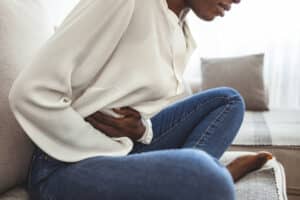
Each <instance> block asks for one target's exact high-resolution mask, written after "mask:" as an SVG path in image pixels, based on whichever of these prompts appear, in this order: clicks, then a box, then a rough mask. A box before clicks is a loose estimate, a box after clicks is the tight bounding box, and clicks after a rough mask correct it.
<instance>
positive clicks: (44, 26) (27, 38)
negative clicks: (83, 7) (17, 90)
mask: <svg viewBox="0 0 300 200" xmlns="http://www.w3.org/2000/svg"><path fill="white" fill-rule="evenodd" d="M44 12H45V11H44V10H43V7H42V4H40V2H39V0H35V1H24V0H14V1H12V0H1V1H0V80H1V83H0V113H1V115H0V119H1V120H0V121H1V123H0V158H1V160H0V177H1V178H0V193H1V191H4V190H6V189H8V188H9V187H11V186H13V185H15V184H17V183H20V182H21V181H22V180H24V179H25V176H26V173H27V166H28V163H29V161H30V155H31V151H32V144H31V142H30V140H29V139H28V138H27V137H25V135H24V133H23V131H22V129H21V128H20V126H19V125H18V124H17V122H16V120H15V118H14V116H13V114H12V113H11V110H10V109H9V104H8V93H9V90H10V88H11V85H12V82H13V81H14V79H15V78H16V76H17V74H18V73H19V72H20V71H21V70H23V69H24V68H26V65H27V64H28V63H29V62H30V60H31V58H32V56H34V55H35V53H36V52H37V50H38V49H39V48H40V46H41V45H42V44H43V43H44V42H45V40H46V39H47V38H48V37H49V36H50V35H51V34H52V32H53V29H52V27H51V26H50V23H47V16H46V15H45V14H44Z"/></svg>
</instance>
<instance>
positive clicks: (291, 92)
mask: <svg viewBox="0 0 300 200" xmlns="http://www.w3.org/2000/svg"><path fill="white" fill-rule="evenodd" d="M299 5H300V1H299V0H284V1H282V0H244V1H243V0H242V2H241V3H240V4H238V5H234V6H233V7H232V9H231V11H230V12H228V13H226V15H225V17H224V18H219V17H218V18H216V19H215V20H214V21H211V22H205V21H201V20H199V19H198V18H197V17H195V16H194V15H193V14H190V15H189V16H188V22H189V24H190V27H191V31H192V34H193V36H194V38H195V40H196V42H197V45H198V48H197V49H196V51H195V53H194V55H193V56H192V58H191V60H190V62H189V65H188V68H187V70H186V72H185V79H188V80H189V81H191V82H200V81H201V80H200V73H201V72H200V57H227V56H239V55H246V54H252V53H261V52H264V53H265V68H264V77H265V82H266V85H267V87H268V88H269V92H270V107H271V108H291V109H294V108H298V109H299V108H300V22H299V20H300V12H299Z"/></svg>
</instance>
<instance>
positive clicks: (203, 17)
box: [199, 15, 216, 21]
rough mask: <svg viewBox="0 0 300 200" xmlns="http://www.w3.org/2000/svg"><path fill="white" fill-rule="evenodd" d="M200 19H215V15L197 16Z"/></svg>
mask: <svg viewBox="0 0 300 200" xmlns="http://www.w3.org/2000/svg"><path fill="white" fill-rule="evenodd" d="M199 17H200V18H201V19H203V20H205V21H212V20H214V19H215V17H216V16H215V15H206V16H199Z"/></svg>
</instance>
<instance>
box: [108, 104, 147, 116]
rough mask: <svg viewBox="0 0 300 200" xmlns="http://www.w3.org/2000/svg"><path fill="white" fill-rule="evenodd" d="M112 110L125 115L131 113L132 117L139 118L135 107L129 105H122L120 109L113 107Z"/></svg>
mask: <svg viewBox="0 0 300 200" xmlns="http://www.w3.org/2000/svg"><path fill="white" fill-rule="evenodd" d="M113 111H115V112H116V113H119V114H122V115H125V116H127V115H132V116H134V117H136V118H138V119H140V118H141V115H140V113H139V112H138V111H137V110H135V109H133V108H131V107H129V106H126V107H122V108H121V109H115V108H113Z"/></svg>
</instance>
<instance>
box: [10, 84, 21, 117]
mask: <svg viewBox="0 0 300 200" xmlns="http://www.w3.org/2000/svg"><path fill="white" fill-rule="evenodd" d="M24 95H25V94H24V90H22V88H20V86H17V85H16V83H15V82H14V83H13V85H12V87H11V89H10V90H9V93H8V102H9V106H10V109H11V110H12V111H13V112H14V110H16V109H18V108H20V107H21V105H22V104H24V101H25V98H24Z"/></svg>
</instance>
